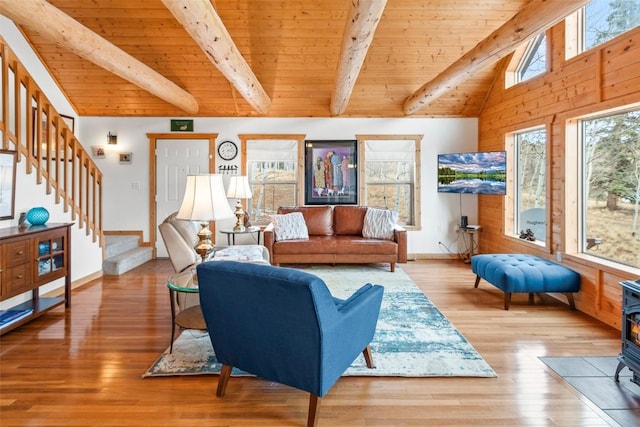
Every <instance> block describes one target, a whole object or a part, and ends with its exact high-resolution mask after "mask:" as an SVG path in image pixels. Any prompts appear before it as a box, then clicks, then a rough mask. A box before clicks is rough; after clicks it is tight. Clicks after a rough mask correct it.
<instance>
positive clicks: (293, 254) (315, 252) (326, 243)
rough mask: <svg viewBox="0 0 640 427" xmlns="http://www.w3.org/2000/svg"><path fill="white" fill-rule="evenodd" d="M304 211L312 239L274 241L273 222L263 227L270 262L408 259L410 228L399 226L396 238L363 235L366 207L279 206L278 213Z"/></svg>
mask: <svg viewBox="0 0 640 427" xmlns="http://www.w3.org/2000/svg"><path fill="white" fill-rule="evenodd" d="M291 212H301V213H302V215H303V217H304V220H305V223H306V225H307V229H308V230H309V239H308V240H307V239H294V240H282V241H276V240H275V233H274V225H273V223H271V224H269V225H268V226H267V227H266V228H265V229H264V245H265V246H266V248H267V249H268V251H269V256H270V260H271V263H272V264H273V265H280V264H300V263H313V264H369V263H387V262H388V263H389V264H390V268H391V271H395V265H396V263H398V262H400V263H405V262H407V231H406V230H405V229H404V228H402V227H401V226H399V225H396V227H395V230H394V239H393V240H379V239H371V238H365V237H362V226H363V224H364V217H365V214H366V212H367V207H366V206H345V205H339V206H335V207H332V206H295V207H280V208H279V209H278V214H287V213H291Z"/></svg>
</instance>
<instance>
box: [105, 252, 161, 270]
mask: <svg viewBox="0 0 640 427" xmlns="http://www.w3.org/2000/svg"><path fill="white" fill-rule="evenodd" d="M152 255H153V248H151V247H147V246H140V247H136V248H134V249H130V250H128V251H126V252H122V253H120V254H118V255H114V256H112V257H109V258H107V259H105V260H104V262H103V263H102V273H103V274H104V275H105V276H118V275H120V274H123V273H126V272H127V271H129V270H131V269H133V268H136V267H138V266H139V265H142V264H144V263H145V262H147V261H151V258H152Z"/></svg>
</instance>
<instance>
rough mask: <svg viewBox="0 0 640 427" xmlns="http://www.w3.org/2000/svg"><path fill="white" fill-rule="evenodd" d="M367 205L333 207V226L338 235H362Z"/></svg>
mask: <svg viewBox="0 0 640 427" xmlns="http://www.w3.org/2000/svg"><path fill="white" fill-rule="evenodd" d="M366 213H367V207H366V206H336V207H334V208H333V228H334V231H335V233H336V235H347V236H362V224H363V223H364V216H365V214H366Z"/></svg>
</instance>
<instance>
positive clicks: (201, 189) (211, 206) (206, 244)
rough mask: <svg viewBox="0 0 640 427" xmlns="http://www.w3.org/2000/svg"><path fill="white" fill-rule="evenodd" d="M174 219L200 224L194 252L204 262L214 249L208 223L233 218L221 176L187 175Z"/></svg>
mask: <svg viewBox="0 0 640 427" xmlns="http://www.w3.org/2000/svg"><path fill="white" fill-rule="evenodd" d="M176 218H178V219H186V220H189V221H199V222H200V227H201V229H200V231H199V232H198V243H197V244H196V246H195V250H196V252H197V253H198V255H200V257H201V258H202V261H205V260H206V258H207V256H208V255H209V254H210V253H211V251H212V250H213V248H214V245H213V244H212V243H211V230H210V229H209V221H217V220H219V219H225V218H233V212H232V211H231V207H229V202H228V201H227V198H226V197H225V195H224V183H223V182H222V175H187V185H186V188H185V192H184V198H183V199H182V205H181V206H180V210H179V211H178V214H177V215H176Z"/></svg>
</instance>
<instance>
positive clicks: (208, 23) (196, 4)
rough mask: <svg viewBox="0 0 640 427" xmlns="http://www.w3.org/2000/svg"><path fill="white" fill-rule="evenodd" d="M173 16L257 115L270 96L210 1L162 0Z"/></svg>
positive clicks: (265, 108)
mask: <svg viewBox="0 0 640 427" xmlns="http://www.w3.org/2000/svg"><path fill="white" fill-rule="evenodd" d="M162 3H164V5H165V6H166V7H167V9H169V10H170V11H171V13H172V14H173V16H174V17H175V18H176V19H177V20H178V22H180V23H181V24H182V26H183V27H184V29H185V30H186V31H187V32H188V33H189V35H191V37H192V38H193V39H194V40H195V41H196V43H198V45H199V46H200V48H201V49H202V51H203V52H204V53H205V54H206V55H207V57H208V58H209V60H210V61H211V62H212V63H213V65H215V66H216V67H217V68H218V70H220V72H221V73H222V74H223V75H224V76H225V77H226V78H227V80H229V81H230V82H231V84H232V85H233V87H234V88H236V90H237V91H238V92H239V93H240V94H241V95H242V96H243V97H244V99H246V100H247V102H248V103H249V104H250V105H251V106H252V107H253V108H254V109H255V110H256V111H257V112H258V113H260V114H267V113H268V112H269V110H270V109H271V99H270V98H269V96H268V95H267V93H266V92H265V91H264V89H263V88H262V85H261V84H260V82H259V81H258V79H257V77H256V76H255V74H254V73H253V71H252V70H251V67H249V64H247V62H246V61H245V60H244V58H243V57H242V55H241V54H240V51H239V50H238V48H237V47H236V45H235V43H234V42H233V40H232V39H231V35H229V32H228V31H227V29H226V28H225V26H224V24H223V23H222V20H221V19H220V17H219V16H218V14H217V13H216V11H215V10H214V9H213V6H212V5H211V1H210V0H162Z"/></svg>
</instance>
